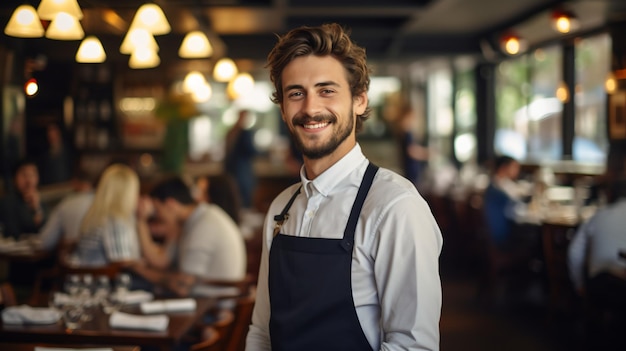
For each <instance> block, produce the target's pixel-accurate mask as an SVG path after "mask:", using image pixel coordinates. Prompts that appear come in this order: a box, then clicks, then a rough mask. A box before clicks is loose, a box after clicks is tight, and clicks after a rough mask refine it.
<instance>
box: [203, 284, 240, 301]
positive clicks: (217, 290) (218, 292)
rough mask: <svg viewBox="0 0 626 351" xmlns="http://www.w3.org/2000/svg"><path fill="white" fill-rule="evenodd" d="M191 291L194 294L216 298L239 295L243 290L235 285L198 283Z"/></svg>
mask: <svg viewBox="0 0 626 351" xmlns="http://www.w3.org/2000/svg"><path fill="white" fill-rule="evenodd" d="M191 293H192V294H193V295H194V296H204V297H215V298H219V297H237V296H240V295H241V290H239V288H237V287H235V286H217V285H197V286H194V287H193V289H192V291H191Z"/></svg>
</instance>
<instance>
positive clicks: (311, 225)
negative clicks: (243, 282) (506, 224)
mask: <svg viewBox="0 0 626 351" xmlns="http://www.w3.org/2000/svg"><path fill="white" fill-rule="evenodd" d="M368 162H369V161H368V160H367V159H366V158H365V156H364V155H363V153H362V152H361V148H360V146H359V145H358V144H357V145H356V146H355V147H354V148H353V149H352V150H351V151H350V152H349V153H348V154H347V155H346V156H344V157H343V158H342V159H341V160H340V161H339V162H337V163H336V164H335V165H333V166H332V167H331V168H329V169H328V170H326V171H325V172H324V173H322V174H321V175H319V176H318V177H317V178H316V179H314V180H313V181H309V180H307V179H306V177H305V175H304V170H301V172H300V176H301V179H302V185H303V186H302V192H301V194H300V195H298V197H297V198H296V200H295V201H294V203H293V205H292V207H291V209H290V210H289V215H290V216H289V218H288V220H287V221H285V223H284V225H283V227H282V229H281V233H283V234H287V235H297V236H302V237H313V238H331V239H340V238H342V237H343V231H344V229H345V226H346V223H347V221H348V216H349V215H350V210H351V208H352V204H353V203H354V199H355V197H356V193H357V191H358V188H359V186H360V184H361V180H362V179H363V175H364V173H365V169H366V168H367V165H368ZM299 186H300V185H299V184H296V185H293V186H291V187H289V188H288V189H286V190H285V191H283V192H282V193H281V194H280V195H279V196H278V197H277V198H276V199H274V201H273V202H272V205H271V206H270V209H269V212H268V213H267V217H266V221H265V228H264V238H265V240H264V242H263V251H262V258H261V267H260V271H259V281H258V290H257V298H256V304H255V308H254V314H253V317H252V325H251V327H250V332H249V333H248V337H247V342H246V350H247V351H256V350H271V345H270V336H269V319H270V302H269V292H268V270H269V267H268V257H269V250H270V248H271V244H272V239H273V229H274V224H275V223H274V220H273V217H274V215H276V214H279V213H280V212H281V210H282V209H283V207H285V204H286V203H287V202H288V201H289V198H290V197H291V195H292V194H293V193H294V192H295V191H296V190H297V188H298V187H299ZM442 244H443V239H442V236H441V232H440V230H439V227H438V225H437V223H436V222H435V220H434V218H433V216H432V213H431V211H430V209H429V207H428V205H427V204H426V202H425V201H424V199H423V198H422V197H421V196H420V195H419V194H418V192H417V190H416V188H415V186H414V185H413V184H411V183H410V182H409V181H408V180H407V179H405V178H404V177H402V176H400V175H398V174H396V173H394V172H392V171H390V170H387V169H384V168H381V169H380V170H379V171H378V173H377V174H376V178H375V179H374V182H373V184H372V188H371V189H370V192H369V194H368V196H367V199H366V200H365V204H364V205H363V209H362V211H361V217H360V219H359V222H358V224H357V227H356V233H355V247H354V249H353V252H352V294H353V298H354V304H355V306H356V312H357V316H358V319H359V322H360V323H361V327H362V328H363V332H364V333H365V336H366V338H367V340H368V341H369V343H370V345H371V346H372V348H373V349H374V350H438V349H439V318H440V314H441V281H440V277H439V254H440V253H441V247H442Z"/></svg>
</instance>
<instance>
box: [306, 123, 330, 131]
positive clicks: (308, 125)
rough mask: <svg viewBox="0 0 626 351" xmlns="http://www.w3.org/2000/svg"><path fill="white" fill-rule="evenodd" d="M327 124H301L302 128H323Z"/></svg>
mask: <svg viewBox="0 0 626 351" xmlns="http://www.w3.org/2000/svg"><path fill="white" fill-rule="evenodd" d="M327 125H328V122H324V123H315V124H305V125H303V127H304V129H319V128H324V127H326V126H327Z"/></svg>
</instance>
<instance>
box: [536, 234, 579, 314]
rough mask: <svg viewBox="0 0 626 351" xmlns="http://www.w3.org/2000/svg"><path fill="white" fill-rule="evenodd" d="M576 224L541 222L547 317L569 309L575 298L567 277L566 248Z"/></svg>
mask: <svg viewBox="0 0 626 351" xmlns="http://www.w3.org/2000/svg"><path fill="white" fill-rule="evenodd" d="M576 228H577V224H573V223H543V224H542V225H541V230H542V242H543V254H544V261H545V265H546V273H547V278H548V291H549V300H548V319H549V320H552V319H553V318H554V317H555V316H556V314H558V313H559V312H565V311H569V310H571V308H572V306H573V305H574V302H575V300H576V291H575V289H574V287H573V285H572V282H571V280H570V278H569V269H568V265H567V249H568V246H569V243H570V241H571V239H572V238H573V236H574V234H575V232H576Z"/></svg>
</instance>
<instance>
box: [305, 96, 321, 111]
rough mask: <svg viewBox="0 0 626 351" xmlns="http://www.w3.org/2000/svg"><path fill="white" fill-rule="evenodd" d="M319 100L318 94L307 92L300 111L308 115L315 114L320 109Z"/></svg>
mask: <svg viewBox="0 0 626 351" xmlns="http://www.w3.org/2000/svg"><path fill="white" fill-rule="evenodd" d="M321 106H322V104H321V100H320V98H319V97H318V96H316V95H313V94H307V96H306V97H305V98H304V103H303V104H302V112H304V113H306V114H307V115H309V116H316V115H318V114H319V112H320V111H321Z"/></svg>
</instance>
